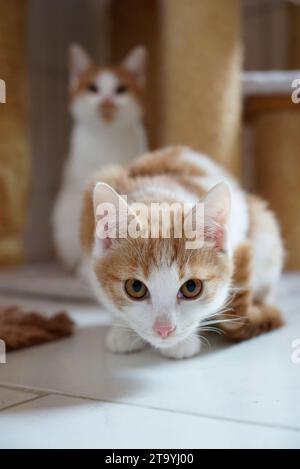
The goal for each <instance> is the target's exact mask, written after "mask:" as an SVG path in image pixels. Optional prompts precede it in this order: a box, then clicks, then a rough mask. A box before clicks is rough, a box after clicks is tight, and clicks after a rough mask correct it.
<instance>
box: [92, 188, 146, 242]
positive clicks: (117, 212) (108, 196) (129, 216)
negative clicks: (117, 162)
mask: <svg viewBox="0 0 300 469" xmlns="http://www.w3.org/2000/svg"><path fill="white" fill-rule="evenodd" d="M93 204H94V215H95V226H96V232H95V236H96V239H98V240H100V241H101V243H102V246H103V248H104V249H108V248H109V247H110V246H111V245H112V242H113V240H114V239H119V238H126V237H127V236H128V225H129V223H132V221H134V222H135V226H139V229H141V223H140V221H139V219H138V217H137V216H136V214H135V213H134V212H133V210H132V208H131V207H130V205H128V204H127V197H126V196H121V195H119V194H118V193H117V192H116V191H115V190H114V189H113V188H112V187H111V186H109V185H108V184H106V183H104V182H98V183H97V184H96V186H95V188H94V194H93Z"/></svg>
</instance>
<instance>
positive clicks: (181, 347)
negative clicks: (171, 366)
mask: <svg viewBox="0 0 300 469" xmlns="http://www.w3.org/2000/svg"><path fill="white" fill-rule="evenodd" d="M200 349H201V342H200V339H199V337H188V338H187V339H185V340H183V341H182V342H179V343H178V344H176V345H174V346H173V347H170V348H163V349H160V353H161V355H164V356H165V357H168V358H175V359H177V360H181V359H183V358H190V357H194V356H195V355H198V353H199V352H200Z"/></svg>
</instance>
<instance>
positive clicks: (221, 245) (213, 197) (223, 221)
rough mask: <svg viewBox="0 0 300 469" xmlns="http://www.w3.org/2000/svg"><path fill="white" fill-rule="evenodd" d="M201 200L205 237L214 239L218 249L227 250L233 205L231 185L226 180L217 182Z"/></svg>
mask: <svg viewBox="0 0 300 469" xmlns="http://www.w3.org/2000/svg"><path fill="white" fill-rule="evenodd" d="M201 202H202V203H204V237H205V238H206V239H207V240H211V241H213V242H214V244H215V246H216V248H217V249H221V250H227V248H228V232H227V223H228V219H229V215H230V206H231V195H230V189H229V186H228V185H227V184H226V183H225V182H221V183H219V184H217V185H216V186H214V187H213V188H212V189H211V190H210V191H209V192H208V193H207V194H206V196H205V197H204V199H203V200H202V201H201Z"/></svg>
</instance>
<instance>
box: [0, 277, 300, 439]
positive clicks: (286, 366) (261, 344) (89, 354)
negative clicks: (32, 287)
mask: <svg viewBox="0 0 300 469" xmlns="http://www.w3.org/2000/svg"><path fill="white" fill-rule="evenodd" d="M299 287H300V276H299V275H289V276H285V278H284V280H283V282H282V284H281V288H280V292H279V302H280V306H281V307H282V309H283V310H284V312H285V316H286V320H287V325H286V326H285V327H284V328H282V329H281V330H278V331H275V332H272V333H270V334H267V335H264V336H261V337H259V338H257V339H253V340H251V341H248V342H244V343H240V344H230V343H228V342H227V341H226V340H225V339H223V338H219V337H214V336H210V337H209V340H210V341H211V349H210V350H208V349H206V350H204V352H203V353H202V355H201V356H199V357H197V358H194V359H191V360H186V361H170V360H167V359H164V358H162V357H160V356H159V355H157V354H156V353H155V352H154V351H152V350H147V351H144V352H142V353H138V354H132V355H121V356H120V355H113V354H110V353H109V352H107V351H106V350H105V347H104V337H105V334H106V331H107V327H108V323H109V317H108V316H107V315H106V314H105V313H104V312H102V311H99V308H98V307H97V306H95V305H93V304H87V303H84V302H78V301H77V302H76V303H74V302H73V303H70V300H68V303H62V301H59V302H58V301H55V300H49V299H48V300H43V299H41V298H38V299H33V298H31V299H30V298H29V297H28V296H27V297H24V298H22V297H11V296H8V294H7V295H6V296H5V295H2V297H1V300H0V301H1V303H2V304H6V303H11V302H14V303H20V304H22V305H23V306H26V307H36V308H42V309H43V310H46V311H49V312H51V311H55V310H57V309H61V308H62V307H64V308H67V309H68V310H69V311H70V313H71V314H72V316H73V318H74V319H75V321H76V322H77V324H78V329H77V330H76V334H75V335H74V336H73V337H71V338H68V339H65V340H61V341H59V342H54V343H51V344H47V345H43V346H39V347H34V348H30V349H27V350H23V351H20V352H14V353H11V354H8V355H7V363H6V364H5V365H4V364H0V447H1V448H15V447H17V448H31V447H39V448H46V447H50V448H57V447H84V448H85V447H97V448H101V447H108V448H112V447H115V448H116V447H124V448H130V447H147V448H151V447H152V448H153V447H157V448H172V447H174V448H178V447H186V448H188V447H204V448H206V447H208V448H209V447H224V448H229V447H237V448H276V447H280V448H300V363H299V364H294V363H293V362H292V360H291V355H292V352H293V348H292V342H293V341H294V340H295V339H296V338H300V288H299Z"/></svg>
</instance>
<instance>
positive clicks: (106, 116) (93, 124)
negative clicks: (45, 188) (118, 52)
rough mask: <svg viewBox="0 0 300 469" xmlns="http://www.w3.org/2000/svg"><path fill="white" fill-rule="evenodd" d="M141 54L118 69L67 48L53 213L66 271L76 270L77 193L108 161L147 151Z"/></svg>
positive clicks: (140, 51)
mask: <svg viewBox="0 0 300 469" xmlns="http://www.w3.org/2000/svg"><path fill="white" fill-rule="evenodd" d="M145 67H146V50H145V49H144V48H143V47H140V46H139V47H136V48H135V49H134V50H133V51H132V52H131V53H130V54H129V55H128V56H127V57H126V58H125V60H124V61H123V62H122V63H121V64H120V65H118V66H114V67H103V66H98V65H96V64H95V63H94V62H93V61H92V60H91V58H90V57H89V56H88V54H87V53H86V52H85V51H84V50H83V49H82V47H80V46H79V45H73V46H71V48H70V110H71V115H72V117H73V122H74V123H73V128H72V132H71V141H70V151H69V156H68V159H67V161H66V164H65V167H64V172H63V178H62V185H61V190H60V192H59V195H58V198H57V200H56V204H55V207H54V213H53V232H54V241H55V247H56V250H57V253H58V255H59V257H60V259H61V260H62V261H63V263H64V264H65V266H66V267H67V268H69V269H71V270H74V269H76V268H77V267H79V266H80V261H81V247H80V239H79V235H78V233H79V220H80V211H81V201H82V194H81V193H82V190H83V188H84V186H85V184H86V182H87V180H88V178H89V177H90V176H91V174H92V173H93V172H94V171H95V170H96V169H99V168H100V167H101V166H102V165H104V164H107V163H121V164H126V163H128V162H130V161H131V160H132V159H133V158H134V157H135V156H136V155H137V154H139V153H141V152H143V151H145V150H146V149H147V140H146V134H145V131H144V127H143V123H142V114H143V108H142V103H141V96H142V90H143V87H144V83H145Z"/></svg>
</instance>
